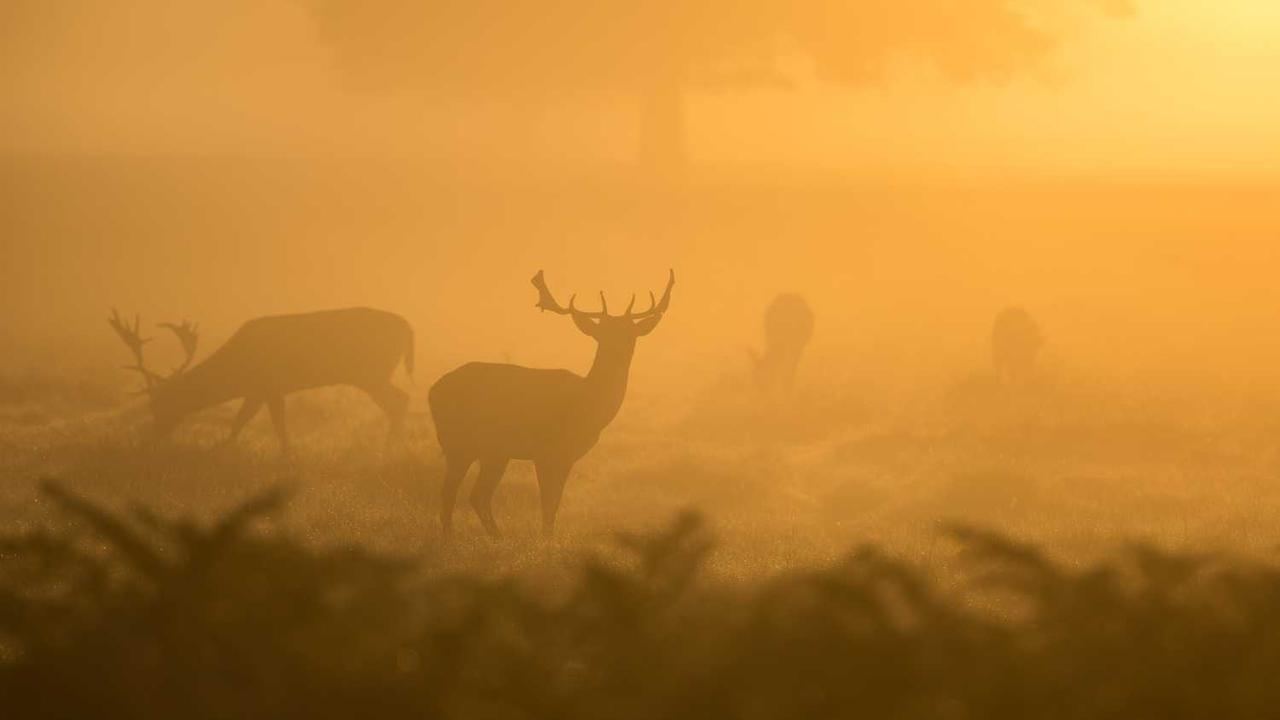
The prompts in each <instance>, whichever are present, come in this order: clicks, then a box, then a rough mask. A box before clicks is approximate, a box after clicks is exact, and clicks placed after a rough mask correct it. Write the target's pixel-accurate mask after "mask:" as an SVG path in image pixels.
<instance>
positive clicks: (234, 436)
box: [227, 397, 262, 445]
mask: <svg viewBox="0 0 1280 720" xmlns="http://www.w3.org/2000/svg"><path fill="white" fill-rule="evenodd" d="M261 409H262V398H256V397H247V398H245V399H244V402H242V403H240V411H239V412H237V413H236V419H235V420H232V421H231V434H230V435H229V436H228V437H227V444H228V445H230V444H231V443H234V442H235V441H236V440H238V439H239V438H240V431H242V430H244V426H245V425H248V424H249V421H250V420H252V419H253V416H255V415H257V414H258V411H259V410H261Z"/></svg>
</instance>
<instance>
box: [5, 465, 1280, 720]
mask: <svg viewBox="0 0 1280 720" xmlns="http://www.w3.org/2000/svg"><path fill="white" fill-rule="evenodd" d="M45 497H47V498H48V499H49V500H51V501H53V502H55V503H56V504H57V505H58V506H59V507H60V508H61V509H62V510H63V511H65V512H66V513H68V514H69V515H71V516H74V517H75V518H76V519H77V521H78V522H77V524H76V526H77V527H80V528H82V530H80V531H76V532H65V533H50V532H32V533H27V534H22V535H14V536H8V537H5V538H4V539H3V540H2V541H0V543H2V544H0V698H3V699H4V702H5V707H4V710H5V715H6V716H7V717H24V718H27V717H133V718H138V717H189V718H205V717H208V718H268V717H271V718H277V717H310V718H327V717H334V718H339V717H341V718H351V717H377V718H394V717H418V718H422V717H458V718H526V717H546V718H573V717H584V718H585V717H590V718H673V717H699V718H702V717H741V718H772V717H787V718H796V717H831V716H858V717H869V718H917V717H918V718H998V717H1041V718H1059V717H1062V718H1108V717H1116V718H1120V717H1124V718H1178V717H1187V718H1204V717H1264V716H1269V715H1270V714H1272V713H1273V712H1274V708H1276V707H1278V706H1280V684H1278V683H1276V682H1275V677H1276V674H1277V671H1280V626H1278V625H1277V622H1278V621H1280V568H1277V567H1274V566H1270V565H1258V564H1253V563H1249V562H1246V561H1243V560H1229V559H1222V558H1209V557H1191V556H1183V555H1170V554H1164V553H1161V552H1158V551H1156V550H1153V549H1150V548H1145V547H1137V548H1134V549H1132V550H1130V551H1128V552H1126V553H1123V554H1122V555H1121V556H1119V557H1117V558H1115V559H1113V560H1111V561H1109V562H1105V563H1101V564H1098V565H1095V566H1093V567H1089V568H1085V569H1083V570H1079V569H1068V568H1065V567H1063V566H1061V565H1059V564H1056V563H1054V562H1053V561H1051V560H1050V559H1048V558H1047V557H1045V556H1044V555H1043V554H1041V553H1040V552H1038V551H1037V550H1036V549H1034V548H1031V547H1026V546H1022V545H1018V544H1016V543H1013V542H1010V541H1008V540H1006V539H1004V538H1002V537H999V536H995V535H992V534H988V533H985V532H981V531H976V530H972V529H955V530H953V531H952V535H953V536H954V538H955V539H956V541H957V542H958V543H959V544H960V547H961V548H962V550H963V552H962V554H961V558H962V560H963V564H964V568H963V571H962V572H961V575H962V576H963V577H964V578H965V580H966V582H965V583H963V584H962V586H961V587H958V588H948V589H943V588H942V587H940V585H939V584H938V583H937V582H935V581H934V580H932V579H931V577H930V575H929V574H927V573H925V572H923V571H921V570H919V569H917V568H913V567H912V566H910V565H908V564H904V563H902V562H900V561H898V560H895V559H892V558H890V557H886V556H884V555H883V554H880V553H878V552H877V551H875V550H873V549H863V550H859V551H857V552H855V553H853V554H851V555H850V556H849V557H848V558H847V559H846V560H845V561H843V562H841V563H839V564H837V565H835V566H833V567H829V568H825V569H820V570H815V571H811V572H805V573H799V574H789V575H785V576H781V577H777V578H775V579H772V580H769V581H766V582H763V583H761V584H760V585H758V586H755V587H748V588H743V587H731V586H728V585H725V584H723V583H715V582H710V581H708V580H706V579H705V577H704V575H703V573H702V572H701V565H702V562H703V560H704V559H705V558H706V556H707V554H708V552H709V551H710V548H711V542H710V539H709V537H708V534H707V532H706V530H705V528H704V527H703V526H702V524H701V523H700V522H699V521H698V520H697V519H696V518H695V517H693V516H687V517H682V518H681V519H679V520H678V521H677V522H676V523H675V524H674V525H672V527H671V528H670V529H669V530H668V531H667V532H665V533H662V534H659V535H656V536H648V537H623V538H622V539H621V543H622V546H623V549H624V551H625V552H626V555H627V558H628V559H629V562H623V563H619V562H607V561H604V560H599V559H593V558H588V559H584V560H583V561H582V563H581V564H580V569H579V572H578V573H577V574H576V576H575V577H576V579H575V580H574V581H573V583H572V585H571V587H569V588H562V589H561V590H560V591H559V592H553V593H547V592H543V591H541V590H535V589H532V588H530V587H529V586H527V585H524V584H521V583H519V582H518V581H517V580H515V579H508V580H499V581H494V580H480V579H475V578H467V577H454V576H447V577H437V576H433V575H432V574H431V573H429V572H428V573H424V572H423V570H422V568H421V566H420V565H418V564H417V563H409V562H406V561H404V560H401V559H397V558H389V557H381V556H377V555H373V554H370V553H368V552H365V551H360V550H352V549H345V550H316V549H310V548H306V547H304V546H301V545H299V544H297V543H294V542H292V541H290V540H289V539H287V538H284V537H280V536H278V535H273V534H272V533H270V532H267V531H264V530H255V528H254V525H255V521H257V520H259V519H260V518H262V517H263V516H264V515H267V514H270V513H272V512H275V511H277V510H278V509H279V508H280V506H281V504H282V496H281V495H280V494H278V493H272V494H268V495H266V496H263V497H261V498H258V499H256V500H253V501H251V502H249V503H247V504H246V505H244V506H243V507H241V508H240V509H238V510H236V511H235V512H233V513H231V514H230V515H228V516H227V517H226V518H225V519H223V520H222V521H221V522H219V523H217V524H215V525H214V526H213V527H208V528H203V527H198V526H196V525H193V524H190V523H186V522H172V521H167V520H163V519H160V518H157V517H155V516H153V515H152V514H150V513H148V512H146V511H144V510H136V511H134V512H132V513H131V514H129V515H128V516H127V517H125V516H117V515H113V514H110V513H107V512H104V511H103V510H101V509H99V508H97V507H95V506H94V505H91V504H89V503H87V502H85V501H84V500H82V499H79V498H77V497H75V496H73V495H71V494H68V493H67V492H65V491H63V490H61V489H60V488H59V487H58V486H56V485H47V486H46V489H45Z"/></svg>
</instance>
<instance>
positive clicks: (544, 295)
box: [530, 270, 609, 318]
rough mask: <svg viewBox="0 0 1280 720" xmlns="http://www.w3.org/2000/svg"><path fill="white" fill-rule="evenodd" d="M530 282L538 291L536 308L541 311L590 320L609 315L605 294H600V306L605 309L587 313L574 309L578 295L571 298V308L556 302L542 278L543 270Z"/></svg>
mask: <svg viewBox="0 0 1280 720" xmlns="http://www.w3.org/2000/svg"><path fill="white" fill-rule="evenodd" d="M530 282H532V283H533V286H534V287H535V288H537V289H538V304H537V305H535V306H534V307H537V308H538V309H539V310H550V311H551V312H553V313H555V314H557V315H577V316H579V317H589V318H602V317H605V316H606V315H608V314H609V308H608V306H607V305H605V301H604V293H600V305H601V307H603V308H604V309H603V310H601V311H600V312H587V311H586V310H579V309H578V308H576V307H574V305H573V303H574V301H576V300H577V299H578V296H577V295H576V294H575V295H572V296H570V297H569V307H565V306H563V305H561V304H560V303H558V302H556V299H555V297H553V296H552V295H551V291H550V290H548V289H547V281H546V279H545V278H543V277H542V271H541V270H539V271H538V274H537V275H534V276H533V279H532V280H531V281H530Z"/></svg>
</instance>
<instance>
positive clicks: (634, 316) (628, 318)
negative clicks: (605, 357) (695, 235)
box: [532, 270, 676, 350]
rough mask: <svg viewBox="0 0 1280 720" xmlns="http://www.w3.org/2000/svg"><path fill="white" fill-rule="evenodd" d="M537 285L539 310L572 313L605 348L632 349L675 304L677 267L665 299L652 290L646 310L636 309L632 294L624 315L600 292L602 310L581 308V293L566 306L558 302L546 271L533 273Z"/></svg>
mask: <svg viewBox="0 0 1280 720" xmlns="http://www.w3.org/2000/svg"><path fill="white" fill-rule="evenodd" d="M532 282H533V286H534V287H535V288H537V289H538V304H537V307H538V309H539V310H549V311H551V312H553V313H556V314H558V315H568V316H570V317H572V318H573V324H574V325H576V326H577V327H578V329H579V330H581V331H582V333H583V334H584V335H587V336H588V337H591V338H593V339H594V340H595V341H596V342H597V343H599V344H600V347H601V348H602V349H604V348H611V349H613V348H617V349H623V350H630V349H632V348H634V347H635V344H636V338H639V337H643V336H645V335H648V334H649V333H651V332H653V329H654V328H656V327H657V326H658V323H659V322H660V321H661V320H662V316H663V314H664V313H666V312H667V308H668V307H669V306H670V305H671V288H672V287H674V286H675V284H676V273H675V270H671V271H669V275H668V277H667V289H666V290H665V291H664V292H663V293H662V299H661V300H658V299H657V298H655V297H654V295H653V292H650V293H649V309H647V310H644V311H643V312H638V313H637V312H634V310H635V306H636V296H635V295H632V296H631V302H630V303H628V304H627V309H626V311H625V312H623V313H622V314H621V315H610V314H609V304H608V302H607V301H606V300H605V297H604V293H603V292H602V293H600V310H599V312H588V311H586V310H579V309H578V308H577V307H576V306H575V304H574V303H575V301H576V300H577V299H578V296H577V295H573V296H571V297H570V298H569V307H567V308H566V307H564V306H562V305H561V304H560V303H558V302H556V299H555V297H553V296H552V295H551V291H550V290H548V289H547V283H546V280H544V279H543V277H542V271H541V270H539V271H538V274H537V275H534V276H533V281H532Z"/></svg>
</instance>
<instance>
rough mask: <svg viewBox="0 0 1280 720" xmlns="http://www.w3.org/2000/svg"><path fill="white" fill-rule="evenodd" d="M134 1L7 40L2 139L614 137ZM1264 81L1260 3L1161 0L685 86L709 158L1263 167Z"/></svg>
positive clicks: (1169, 169) (141, 145) (449, 144)
mask: <svg viewBox="0 0 1280 720" xmlns="http://www.w3.org/2000/svg"><path fill="white" fill-rule="evenodd" d="M134 6H135V7H137V8H139V10H138V12H135V13H132V14H131V13H127V12H121V11H120V7H121V6H120V5H119V4H118V3H111V4H109V5H108V4H106V3H93V2H89V3H84V4H82V5H80V6H78V7H80V8H82V9H79V10H60V11H58V12H60V13H61V15H59V16H58V17H55V18H53V19H51V20H49V21H48V22H47V23H46V26H45V28H46V29H45V30H42V31H41V33H39V34H35V35H32V36H31V37H27V38H25V40H24V39H22V38H19V39H18V41H17V42H9V45H10V48H9V49H8V50H7V51H5V54H4V55H3V56H2V57H3V58H4V62H5V64H6V65H7V66H8V67H7V68H6V73H5V76H6V77H5V78H4V79H3V80H0V83H3V86H4V88H3V89H4V93H3V98H4V99H3V101H0V102H2V103H3V104H2V105H0V131H3V132H0V135H2V139H0V143H3V146H4V147H5V148H6V149H7V150H9V151H18V152H30V151H36V152H44V151H53V152H91V153H116V152H141V153H157V152H158V153H192V152H194V153H243V152H248V153H267V154H295V153H302V154H311V153H325V154H329V153H336V154H370V153H372V154H381V153H393V154H399V153H407V154H425V155H428V156H435V155H461V156H475V155H486V154H488V155H494V156H498V157H503V156H509V155H513V154H518V155H524V156H528V157H529V158H530V159H534V160H546V159H557V158H564V159H585V158H593V157H611V158H621V157H625V156H626V155H627V154H628V153H629V152H630V148H631V146H632V139H631V138H632V134H633V133H634V128H633V127H632V126H631V120H632V118H633V115H632V112H631V110H632V109H631V108H629V107H622V106H621V105H622V104H621V103H620V102H619V101H613V102H606V103H601V104H600V105H599V106H589V107H588V106H582V107H564V106H561V107H558V108H550V109H543V110H541V111H538V112H536V113H530V112H528V111H527V110H525V109H520V110H518V111H513V110H512V109H511V108H509V107H505V106H504V104H503V103H502V102H501V99H498V101H496V102H495V104H494V106H493V107H490V108H480V109H477V108H464V109H459V108H440V107H431V106H427V105H426V104H425V103H424V102H422V101H416V100H409V99H395V98H387V97H371V96H363V95H361V96H356V95H351V94H349V93H348V92H347V91H346V90H345V89H344V88H343V86H342V84H341V82H340V78H339V76H338V74H337V72H336V71H335V70H334V69H333V68H332V64H331V62H330V58H329V56H328V51H327V49H326V48H325V47H324V46H323V45H322V44H321V43H320V42H319V41H318V40H317V38H316V34H315V30H314V28H313V26H312V24H311V21H310V19H309V17H308V16H307V15H306V14H305V12H304V11H303V10H302V9H300V8H298V7H296V6H294V5H293V4H291V3H288V2H284V1H283V0H275V1H272V2H251V1H250V0H231V1H229V2H227V3H222V4H218V5H216V6H215V5H212V4H211V5H209V6H206V8H205V9H196V10H193V9H191V6H188V5H186V4H179V5H176V6H174V5H171V4H168V3H162V2H157V1H156V0H136V2H135V3H134ZM95 8H97V9H95ZM215 8H216V9H215ZM144 10H145V12H144ZM51 48H52V50H51ZM1276 87H1280V3H1276V2H1274V0H1219V1H1217V2H1204V1H1203V0H1160V1H1159V2H1154V1H1148V2H1144V3H1141V4H1140V5H1139V14H1138V16H1136V17H1134V18H1130V19H1128V20H1123V21H1118V22H1090V23H1088V24H1087V25H1086V26H1082V27H1079V28H1077V29H1075V30H1074V31H1073V32H1071V33H1070V34H1069V37H1068V39H1067V40H1066V41H1065V42H1064V44H1063V48H1062V51H1061V52H1060V53H1059V55H1058V56H1057V57H1056V58H1055V60H1054V62H1053V65H1052V67H1050V68H1047V69H1045V70H1044V71H1042V72H1040V73H1038V74H1037V76H1035V77H1026V78H1022V79H1018V80H1015V81H1013V82H1011V83H1009V84H987V85H978V86H971V87H957V86H948V85H946V84H944V83H941V82H938V81H937V80H935V79H933V78H930V77H928V76H927V74H921V73H913V72H912V71H911V70H910V69H909V68H907V69H903V70H902V71H901V72H899V73H898V74H897V77H895V78H894V79H893V80H892V81H891V82H887V83H885V84H884V85H882V86H879V87H872V88H864V89H859V90H832V89H830V88H826V87H822V86H815V85H812V84H804V85H802V86H801V87H800V88H799V89H797V90H794V91H778V90H759V91H754V92H749V93H745V94H744V93H727V92H726V93H718V94H707V93H702V94H699V95H697V96H696V97H694V99H693V101H692V103H691V114H690V133H691V137H692V144H693V153H694V155H695V156H696V157H697V158H698V159H700V160H701V161H702V162H703V163H705V164H707V165H712V166H718V165H729V166H748V167H750V166H765V167H791V168H798V169H801V170H804V169H811V168H815V167H816V168H823V169H830V170H834V171H837V172H855V173H870V174H873V175H874V174H880V173H891V174H892V173H907V174H915V173H924V174H929V175H932V174H939V173H940V174H943V175H947V176H951V175H957V174H958V175H961V176H965V175H979V176H982V175H988V174H996V175H1003V174H1006V173H1014V174H1023V173H1029V174H1033V175H1040V174H1050V175H1063V174H1065V175H1070V176H1093V177H1098V176H1102V177H1115V176H1119V177H1152V176H1155V177H1168V176H1170V175H1174V176H1179V177H1187V176H1191V177H1204V176H1209V177H1223V176H1226V177H1274V176H1275V175H1276V174H1277V171H1278V170H1280V130H1277V128H1280V94H1277V93H1276V92H1275V88H1276ZM512 116H518V117H519V121H518V122H513V121H512V119H511V118H512ZM531 118H532V119H531ZM940 118H943V119H945V122H939V119H940Z"/></svg>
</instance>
